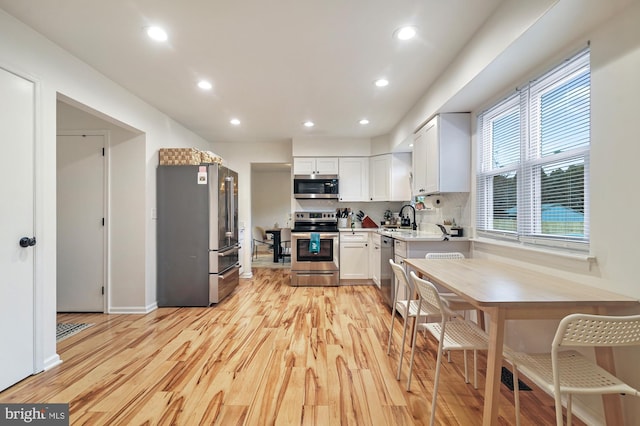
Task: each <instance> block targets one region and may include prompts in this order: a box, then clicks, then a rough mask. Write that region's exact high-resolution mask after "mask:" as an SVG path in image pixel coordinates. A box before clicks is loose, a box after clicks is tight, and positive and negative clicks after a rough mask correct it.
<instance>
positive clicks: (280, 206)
mask: <svg viewBox="0 0 640 426" xmlns="http://www.w3.org/2000/svg"><path fill="white" fill-rule="evenodd" d="M291 225H292V220H291V163H251V232H252V234H251V242H252V244H251V253H252V257H251V259H252V261H251V267H252V268H289V269H290V268H291V258H290V256H279V254H286V250H290V242H289V243H286V242H282V243H281V244H280V247H281V248H280V249H278V247H274V244H273V243H274V236H275V235H276V232H278V235H281V234H280V233H279V232H280V230H281V229H283V228H291ZM285 234H286V233H285ZM261 241H263V242H261ZM287 244H289V245H288V246H287Z"/></svg>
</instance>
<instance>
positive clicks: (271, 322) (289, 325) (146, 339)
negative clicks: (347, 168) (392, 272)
mask: <svg viewBox="0 0 640 426" xmlns="http://www.w3.org/2000/svg"><path fill="white" fill-rule="evenodd" d="M289 273H290V272H289V270H285V269H254V278H253V279H251V280H241V283H240V286H239V287H238V288H237V290H236V291H235V292H234V293H233V294H232V295H231V296H230V297H228V298H227V299H226V300H224V301H223V302H221V303H220V304H218V305H217V306H214V307H211V308H160V309H157V310H156V311H154V312H152V313H150V314H147V315H102V314H60V315H59V316H58V320H59V322H71V323H73V322H89V323H94V324H95V325H94V326H92V327H90V328H88V329H86V330H84V331H82V332H80V333H79V334H76V335H74V336H72V337H70V338H68V339H66V340H64V341H62V342H59V343H58V353H59V354H60V356H61V358H62V360H63V361H64V362H63V363H62V364H61V365H59V366H57V367H54V368H52V369H51V370H49V371H46V372H44V373H41V374H38V375H36V376H32V377H29V378H27V379H26V380H24V381H22V382H20V383H19V384H17V385H15V386H13V387H11V388H9V389H7V390H5V391H4V392H1V393H0V402H3V403H7V402H34V403H35V402H50V403H55V402H62V403H70V418H71V424H74V425H80V424H87V425H117V424H121V425H142V424H147V425H156V424H166V425H169V424H171V425H198V424H202V425H212V424H216V425H232V424H233V425H240V424H245V425H271V424H280V425H298V424H300V425H422V424H428V421H429V415H430V412H431V395H432V389H433V376H434V372H435V353H434V348H435V347H436V346H435V344H434V343H433V341H432V340H430V339H426V338H425V337H424V336H419V338H418V345H419V347H420V348H421V350H420V351H419V353H418V354H417V355H416V366H415V367H414V379H413V381H412V389H411V392H407V391H406V390H405V387H406V379H407V371H408V362H405V363H404V366H403V374H402V379H401V381H400V382H398V381H396V379H395V370H396V366H397V361H398V356H399V354H398V348H399V344H400V339H401V335H402V334H401V333H402V321H396V322H395V324H397V326H394V330H393V333H394V343H393V346H392V352H391V355H390V356H388V355H387V353H386V342H387V338H388V330H389V329H388V327H389V320H390V310H389V309H388V308H387V307H386V306H385V305H384V304H383V303H382V301H381V298H380V297H379V295H378V293H377V290H376V289H375V288H374V287H370V286H346V287H328V288H304V287H301V288H293V287H290V286H289V285H288V283H289ZM403 356H404V357H405V358H406V359H407V360H408V356H409V350H408V348H406V349H405V352H404V354H403ZM452 358H453V360H452V361H453V362H452V363H446V362H445V364H443V367H444V368H443V369H442V375H441V386H440V390H439V395H438V396H439V399H438V407H437V412H436V419H437V422H438V424H443V425H476V424H481V421H482V404H483V398H482V394H483V392H484V391H483V387H484V381H483V374H484V371H485V358H484V356H481V357H480V362H479V367H480V374H479V376H480V383H479V389H478V390H475V389H474V388H473V386H472V385H471V384H465V383H464V379H463V370H462V368H463V364H462V355H461V354H457V353H454V354H453V355H452ZM501 393H502V396H501V401H500V423H501V424H515V413H514V408H513V395H512V392H511V391H510V390H509V389H508V388H507V387H506V386H505V385H502V389H501ZM522 406H523V410H522V411H523V413H522V414H523V424H524V425H546V424H553V423H554V411H553V400H552V399H551V398H550V397H549V396H547V395H546V394H544V393H543V392H542V391H540V390H538V389H535V388H534V391H532V392H522ZM576 424H581V423H580V422H579V421H578V422H576Z"/></svg>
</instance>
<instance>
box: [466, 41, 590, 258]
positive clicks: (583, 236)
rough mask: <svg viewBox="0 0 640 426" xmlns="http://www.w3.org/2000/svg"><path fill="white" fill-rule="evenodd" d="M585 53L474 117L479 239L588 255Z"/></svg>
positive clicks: (586, 51) (586, 71) (587, 111)
mask: <svg viewBox="0 0 640 426" xmlns="http://www.w3.org/2000/svg"><path fill="white" fill-rule="evenodd" d="M590 75H591V74H590V69H589V51H588V49H587V50H584V51H582V52H580V53H579V54H577V55H575V56H574V57H572V58H570V59H569V60H567V61H565V63H563V64H561V65H560V66H558V67H556V68H554V69H552V70H551V71H549V72H548V73H546V74H544V75H543V76H541V77H539V78H537V79H536V80H534V81H531V82H529V83H528V84H527V85H525V86H524V87H522V88H520V89H518V90H517V91H516V93H514V94H512V95H511V96H509V97H508V98H507V99H505V100H503V101H501V102H499V103H498V104H496V105H494V106H493V107H491V108H489V109H488V110H486V111H484V112H483V113H481V114H480V115H479V116H478V128H479V129H480V141H479V144H480V146H479V164H478V168H477V170H478V172H477V176H476V178H477V220H476V224H477V229H478V232H479V234H480V235H482V236H488V237H494V238H502V239H513V240H519V241H522V242H524V243H529V244H543V245H553V246H561V247H566V248H570V249H578V250H588V242H589V222H588V217H589V215H588V213H589V212H588V206H589V187H588V183H589V179H588V176H589V146H590V133H591V127H590V125H591V124H590V123H591V116H590V105H591V104H590V102H591V96H590V86H591V80H590Z"/></svg>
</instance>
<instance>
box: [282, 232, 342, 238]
mask: <svg viewBox="0 0 640 426" xmlns="http://www.w3.org/2000/svg"><path fill="white" fill-rule="evenodd" d="M311 234H312V232H292V233H291V237H292V238H293V237H296V238H298V239H310V238H311ZM318 234H320V239H327V238H338V237H339V236H340V234H339V233H337V232H318Z"/></svg>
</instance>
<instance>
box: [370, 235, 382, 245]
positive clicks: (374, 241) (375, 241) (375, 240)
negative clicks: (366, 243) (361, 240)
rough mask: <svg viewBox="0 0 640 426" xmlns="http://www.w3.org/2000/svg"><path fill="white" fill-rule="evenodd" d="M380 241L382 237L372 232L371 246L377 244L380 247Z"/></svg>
mask: <svg viewBox="0 0 640 426" xmlns="http://www.w3.org/2000/svg"><path fill="white" fill-rule="evenodd" d="M381 239H382V236H381V235H380V234H378V233H377V232H374V233H372V234H371V243H372V244H377V245H380V240H381Z"/></svg>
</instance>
